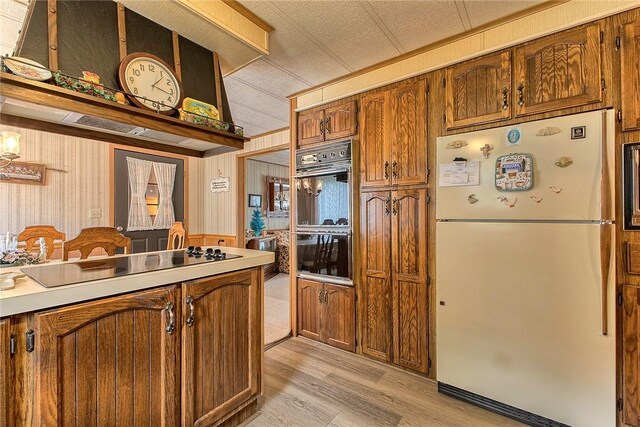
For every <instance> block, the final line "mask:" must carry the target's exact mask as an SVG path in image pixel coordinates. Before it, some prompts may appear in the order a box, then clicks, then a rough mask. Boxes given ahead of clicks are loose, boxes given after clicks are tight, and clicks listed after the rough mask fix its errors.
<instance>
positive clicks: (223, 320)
mask: <svg viewBox="0 0 640 427" xmlns="http://www.w3.org/2000/svg"><path fill="white" fill-rule="evenodd" d="M221 249H222V250H224V251H225V252H226V253H227V254H228V255H240V257H238V258H231V259H226V260H222V261H206V262H202V263H198V264H193V265H185V266H177V267H173V268H168V269H164V270H158V271H152V272H144V273H137V274H132V275H124V276H120V277H114V278H108V279H100V280H93V281H88V282H84V283H76V284H70V285H63V286H58V287H50V288H45V287H43V286H41V285H40V284H39V283H38V282H36V281H35V280H32V279H30V278H28V277H25V278H21V279H18V280H17V281H16V287H15V289H12V290H8V291H1V292H0V425H7V426H66V425H72V424H75V421H76V420H82V424H87V425H93V424H105V425H115V424H122V425H134V424H138V423H140V424H144V425H157V426H194V425H198V426H213V425H215V426H218V425H238V424H239V423H241V422H243V421H244V420H246V419H247V418H248V417H250V416H251V415H252V414H253V413H255V412H256V410H257V398H258V396H259V394H260V393H261V391H262V360H263V348H264V342H263V292H264V289H263V288H264V274H263V266H264V265H265V264H270V263H272V262H274V254H273V253H270V252H264V251H253V250H247V249H240V248H221ZM124 256H132V255H124ZM110 259H113V257H112V258H110ZM96 260H99V258H96ZM127 263H129V264H130V263H133V260H132V259H130V260H128V261H127ZM50 265H54V263H51V264H50ZM44 267H45V266H42V267H38V266H34V267H33V268H44ZM143 267H144V264H143ZM12 270H13V271H16V270H19V269H17V268H16V269H8V268H7V269H2V270H0V272H9V271H12ZM52 270H53V269H52ZM39 280H40V279H39Z"/></svg>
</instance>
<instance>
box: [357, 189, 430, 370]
mask: <svg viewBox="0 0 640 427" xmlns="http://www.w3.org/2000/svg"><path fill="white" fill-rule="evenodd" d="M360 206H361V210H362V211H361V219H362V221H361V224H362V226H361V231H360V235H361V244H362V247H361V256H362V287H363V311H364V312H363V313H362V352H363V353H364V354H367V355H369V356H372V357H374V358H376V359H379V360H383V361H388V362H392V363H394V364H397V365H400V366H403V367H406V368H410V369H413V370H416V371H418V372H422V373H426V372H427V371H428V368H429V363H428V350H429V349H428V334H429V329H428V326H429V325H428V318H429V317H428V314H429V304H428V292H427V286H428V276H427V190H426V189H420V190H401V191H389V192H375V193H363V194H362V201H361V205H360Z"/></svg>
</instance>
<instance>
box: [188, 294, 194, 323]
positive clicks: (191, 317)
mask: <svg viewBox="0 0 640 427" xmlns="http://www.w3.org/2000/svg"><path fill="white" fill-rule="evenodd" d="M187 306H189V317H187V326H193V321H194V320H195V316H196V313H195V311H196V310H195V308H194V307H193V297H192V296H191V295H188V296H187Z"/></svg>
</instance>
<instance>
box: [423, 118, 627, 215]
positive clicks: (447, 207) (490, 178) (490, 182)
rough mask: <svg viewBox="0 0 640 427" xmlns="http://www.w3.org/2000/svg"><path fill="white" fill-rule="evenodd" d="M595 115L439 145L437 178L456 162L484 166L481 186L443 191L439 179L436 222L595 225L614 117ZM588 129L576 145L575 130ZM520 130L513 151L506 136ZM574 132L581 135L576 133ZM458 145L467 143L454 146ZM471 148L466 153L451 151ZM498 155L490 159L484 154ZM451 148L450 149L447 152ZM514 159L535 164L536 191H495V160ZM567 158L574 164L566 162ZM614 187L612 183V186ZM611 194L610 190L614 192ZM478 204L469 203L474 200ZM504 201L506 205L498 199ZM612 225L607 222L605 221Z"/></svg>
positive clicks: (483, 133) (451, 139)
mask: <svg viewBox="0 0 640 427" xmlns="http://www.w3.org/2000/svg"><path fill="white" fill-rule="evenodd" d="M603 114H604V113H603V112H602V111H595V112H590V113H584V114H576V115H572V116H564V117H559V118H554V119H549V120H541V121H536V122H530V123H524V124H522V125H519V126H509V127H501V128H497V129H489V130H484V131H479V132H473V133H466V134H460V135H454V136H448V137H444V138H438V141H437V163H438V172H440V169H441V166H440V165H442V164H447V163H451V162H452V161H453V159H454V158H455V157H461V158H465V159H467V160H468V161H479V162H480V185H477V186H458V187H443V186H441V184H442V182H441V179H440V176H439V175H440V174H439V173H438V174H437V175H438V177H437V180H438V186H437V189H436V201H437V203H436V218H438V219H541V220H596V219H601V218H602V213H601V203H602V196H601V169H602V163H601V159H602V141H603V129H605V128H606V129H607V131H606V135H607V139H608V141H609V144H608V145H607V148H608V149H609V152H608V153H609V155H608V156H607V157H608V159H609V165H610V167H609V170H610V171H612V170H613V166H612V163H611V162H612V161H613V158H614V156H613V151H612V150H613V146H614V144H613V141H614V138H613V136H612V132H613V130H614V125H613V113H612V112H607V113H606V118H607V123H609V122H610V125H607V126H604V125H603ZM582 126H584V130H585V133H584V138H579V139H571V135H572V128H580V127H582ZM512 129H517V130H518V131H519V132H520V134H521V136H520V140H519V143H518V145H514V146H509V143H508V142H507V133H508V132H509V131H510V130H512ZM574 132H578V131H577V130H574ZM456 141H462V142H460V143H457V144H454V142H456ZM462 144H466V145H464V146H462V147H461V148H451V147H455V146H459V145H462ZM485 144H489V145H490V146H492V147H493V150H492V151H491V152H490V153H489V158H488V159H485V158H484V156H483V153H482V152H481V150H480V149H481V148H482V147H483V146H485ZM447 147H450V148H447ZM511 153H527V154H531V155H532V158H533V181H534V185H533V187H532V188H531V189H530V190H527V191H508V192H506V191H499V190H497V189H496V187H495V169H496V159H497V158H498V157H500V156H502V155H506V154H511ZM562 157H566V158H568V159H569V160H570V161H571V162H572V163H571V164H570V165H569V166H566V167H560V166H557V165H556V163H558V164H559V165H561V166H563V165H566V164H567V162H566V161H564V162H561V161H560V159H561V158H562ZM611 181H612V180H611ZM609 191H611V190H609ZM472 194H473V195H474V198H475V199H477V200H478V201H477V202H476V203H473V204H471V203H469V196H470V195H472ZM499 197H505V198H506V199H507V200H506V201H501V200H499V199H498V198H499ZM605 219H608V218H605Z"/></svg>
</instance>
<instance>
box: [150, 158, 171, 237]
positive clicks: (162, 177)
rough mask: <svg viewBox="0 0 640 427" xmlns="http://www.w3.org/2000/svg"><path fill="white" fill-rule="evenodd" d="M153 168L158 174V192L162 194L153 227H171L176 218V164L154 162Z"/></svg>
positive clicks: (157, 228) (158, 228)
mask: <svg viewBox="0 0 640 427" xmlns="http://www.w3.org/2000/svg"><path fill="white" fill-rule="evenodd" d="M153 170H154V172H155V174H156V180H157V181H158V193H159V194H160V200H159V203H158V213H157V214H156V219H155V221H154V222H153V228H154V229H155V230H162V229H165V228H171V226H172V225H173V223H174V222H175V220H176V217H175V212H174V211H173V184H174V181H175V178H176V165H172V164H170V163H158V162H153Z"/></svg>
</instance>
